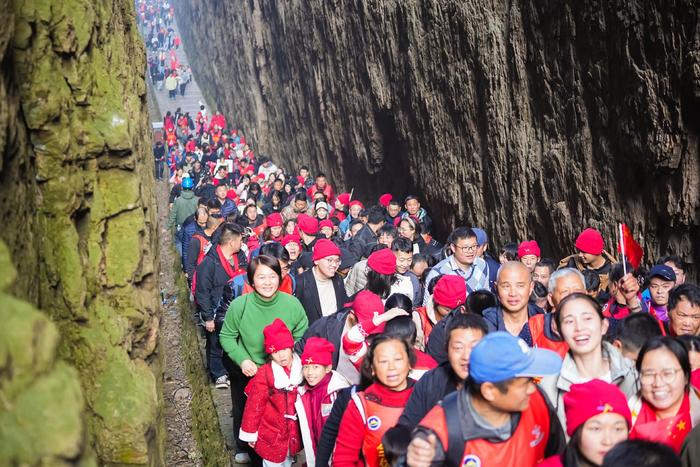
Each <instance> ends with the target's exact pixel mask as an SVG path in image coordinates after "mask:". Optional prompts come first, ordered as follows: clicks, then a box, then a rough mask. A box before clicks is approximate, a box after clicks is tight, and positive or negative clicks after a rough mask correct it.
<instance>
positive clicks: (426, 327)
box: [414, 306, 433, 345]
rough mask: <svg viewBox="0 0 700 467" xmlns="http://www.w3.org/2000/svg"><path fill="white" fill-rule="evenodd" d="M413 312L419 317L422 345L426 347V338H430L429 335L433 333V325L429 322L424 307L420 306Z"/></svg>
mask: <svg viewBox="0 0 700 467" xmlns="http://www.w3.org/2000/svg"><path fill="white" fill-rule="evenodd" d="M414 311H415V312H416V313H418V316H419V317H420V322H421V327H422V328H423V344H426V345H427V344H428V337H430V333H431V332H433V323H432V322H431V321H430V318H428V312H427V311H426V309H425V307H424V306H420V307H418V308H416V309H415V310H414Z"/></svg>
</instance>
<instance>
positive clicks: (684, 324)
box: [668, 283, 700, 336]
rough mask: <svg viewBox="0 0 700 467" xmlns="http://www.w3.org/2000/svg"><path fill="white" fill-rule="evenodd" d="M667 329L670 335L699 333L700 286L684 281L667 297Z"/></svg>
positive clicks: (694, 334) (695, 334)
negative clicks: (684, 282)
mask: <svg viewBox="0 0 700 467" xmlns="http://www.w3.org/2000/svg"><path fill="white" fill-rule="evenodd" d="M668 318H669V321H668V331H669V334H670V335H672V336H681V335H683V334H690V335H692V336H697V335H698V333H700V287H698V286H697V285H696V284H690V283H686V284H683V285H679V286H678V287H676V288H675V289H673V290H671V293H670V294H669V297H668Z"/></svg>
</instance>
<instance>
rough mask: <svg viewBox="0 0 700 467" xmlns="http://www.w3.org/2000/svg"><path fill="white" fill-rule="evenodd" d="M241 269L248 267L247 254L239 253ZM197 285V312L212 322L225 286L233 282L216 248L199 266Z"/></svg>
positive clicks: (195, 296)
mask: <svg viewBox="0 0 700 467" xmlns="http://www.w3.org/2000/svg"><path fill="white" fill-rule="evenodd" d="M238 261H239V263H238V264H239V267H241V268H245V267H246V260H245V254H244V253H243V252H242V251H239V252H238ZM196 271H197V284H196V286H195V291H194V299H195V301H196V302H197V311H199V313H200V314H201V317H202V319H203V320H204V321H212V320H213V319H214V312H215V311H216V306H217V304H218V303H219V299H221V295H222V294H223V291H224V286H225V285H226V284H227V283H228V282H229V281H230V280H231V278H230V277H229V276H228V274H227V273H226V270H225V269H224V266H223V265H222V264H221V261H220V260H219V254H218V253H217V251H216V247H215V246H212V247H211V248H210V249H209V253H207V256H205V257H204V259H203V260H202V262H201V263H199V266H197V269H196Z"/></svg>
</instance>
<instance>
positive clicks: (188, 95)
mask: <svg viewBox="0 0 700 467" xmlns="http://www.w3.org/2000/svg"><path fill="white" fill-rule="evenodd" d="M172 27H173V29H174V30H175V34H177V35H180V32H179V30H178V28H177V22H175V23H174V24H173V25H172ZM180 37H182V36H180ZM168 53H169V52H168ZM175 53H176V55H177V58H178V60H179V61H180V63H181V64H183V65H185V66H189V61H188V59H187V55H186V54H185V50H184V47H183V46H182V45H180V48H179V49H178V50H176V52H175ZM149 85H150V83H149ZM151 88H152V90H153V94H155V96H156V100H157V103H158V106H159V107H160V112H161V114H162V115H165V113H166V112H167V111H168V110H169V111H170V112H173V113H174V112H175V110H176V109H177V108H178V107H180V110H181V111H182V112H183V113H184V112H189V113H190V116H191V117H192V119H193V120H194V119H195V117H196V116H197V112H198V111H199V105H200V104H199V103H200V102H202V103H204V105H206V106H207V111H208V112H209V115H210V116H211V112H212V111H211V107H209V105H207V103H206V102H205V100H204V96H203V95H202V91H201V90H200V88H199V86H198V85H197V80H196V78H195V76H194V74H193V76H192V81H191V82H190V83H189V84H188V85H187V89H186V91H185V96H184V97H181V96H180V93H179V91H178V93H177V98H176V99H175V100H172V99H169V98H168V91H167V90H165V88H163V90H162V91H158V90H157V89H155V86H152V87H151ZM152 118H153V120H154V121H162V120H156V119H157V117H156V116H153V117H152ZM166 170H167V169H166ZM199 343H200V351H201V354H202V359H205V353H204V340H203V339H201V340H200V342H199ZM205 366H206V361H205ZM211 392H212V399H213V400H214V405H215V407H216V412H217V415H218V418H219V426H220V428H221V432H222V434H223V436H224V439H225V440H226V449H227V450H228V452H229V453H230V455H231V463H232V464H234V465H237V464H235V463H234V462H233V458H234V456H235V454H236V452H235V450H234V446H235V443H234V439H233V419H232V417H231V395H230V392H229V391H228V390H224V389H216V388H215V387H214V386H213V385H212V386H211Z"/></svg>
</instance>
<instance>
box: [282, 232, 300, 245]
mask: <svg viewBox="0 0 700 467" xmlns="http://www.w3.org/2000/svg"><path fill="white" fill-rule="evenodd" d="M290 243H296V244H297V245H299V246H301V238H299V235H291V234H287V235H285V236H284V238H282V246H287V245H288V244H290Z"/></svg>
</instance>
